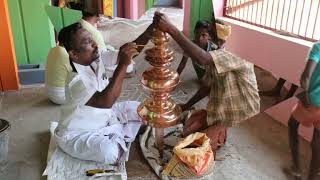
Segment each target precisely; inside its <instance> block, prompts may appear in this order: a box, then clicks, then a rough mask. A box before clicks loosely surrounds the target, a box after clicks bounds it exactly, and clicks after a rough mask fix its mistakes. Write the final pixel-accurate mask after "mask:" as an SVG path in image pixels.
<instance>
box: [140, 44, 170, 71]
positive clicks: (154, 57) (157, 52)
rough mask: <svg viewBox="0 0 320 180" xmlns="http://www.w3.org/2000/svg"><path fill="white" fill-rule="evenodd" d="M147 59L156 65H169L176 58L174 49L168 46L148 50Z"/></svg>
mask: <svg viewBox="0 0 320 180" xmlns="http://www.w3.org/2000/svg"><path fill="white" fill-rule="evenodd" d="M145 53H146V57H145V59H146V60H147V61H148V62H149V63H150V64H151V65H152V66H155V67H164V66H169V65H170V63H171V62H172V61H173V60H174V51H171V50H169V49H167V48H159V47H154V48H151V49H147V50H146V52H145Z"/></svg>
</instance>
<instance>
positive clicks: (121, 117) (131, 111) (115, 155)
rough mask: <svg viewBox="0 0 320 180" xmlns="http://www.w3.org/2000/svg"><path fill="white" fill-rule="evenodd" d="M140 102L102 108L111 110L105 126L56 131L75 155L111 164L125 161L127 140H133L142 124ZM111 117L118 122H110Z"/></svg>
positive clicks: (62, 144) (58, 139)
mask: <svg viewBox="0 0 320 180" xmlns="http://www.w3.org/2000/svg"><path fill="white" fill-rule="evenodd" d="M139 104H140V103H139V102H134V101H131V102H121V103H117V104H115V105H114V106H113V107H112V109H101V110H102V111H105V114H108V115H106V116H105V120H106V121H105V122H106V126H105V127H102V128H100V129H96V130H88V131H86V130H83V131H79V130H70V131H65V132H63V133H59V131H58V132H57V133H56V135H55V137H56V140H57V143H58V145H59V146H60V148H61V149H62V150H63V151H65V152H66V153H68V154H70V155H71V156H73V157H75V158H79V159H83V160H92V161H96V162H105V163H108V164H114V163H117V162H119V161H122V162H123V161H125V158H126V157H127V153H129V150H128V143H130V142H133V141H134V139H135V137H136V135H137V132H138V130H139V128H140V125H141V121H140V119H139V117H138V115H137V113H136V110H137V107H138V105H139ZM88 115H89V116H92V118H94V114H91V113H90V112H89V111H88ZM110 117H111V118H112V119H110ZM114 118H115V119H114ZM112 121H113V122H116V121H118V123H114V124H112V125H108V123H110V122H112ZM87 123H90V119H88V121H87Z"/></svg>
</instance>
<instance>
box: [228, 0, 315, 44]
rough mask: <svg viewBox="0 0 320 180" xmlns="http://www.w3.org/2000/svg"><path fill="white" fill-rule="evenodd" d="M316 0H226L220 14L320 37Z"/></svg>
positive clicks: (307, 37) (309, 37) (292, 33)
mask: <svg viewBox="0 0 320 180" xmlns="http://www.w3.org/2000/svg"><path fill="white" fill-rule="evenodd" d="M319 11H320V0H226V1H225V8H224V16H226V17H229V18H232V19H236V20H239V21H242V22H246V23H249V24H253V25H256V26H259V27H262V28H266V29H270V30H274V31H276V32H278V33H280V34H283V35H288V36H294V37H298V38H301V39H305V40H309V41H317V40H319V39H320V13H319Z"/></svg>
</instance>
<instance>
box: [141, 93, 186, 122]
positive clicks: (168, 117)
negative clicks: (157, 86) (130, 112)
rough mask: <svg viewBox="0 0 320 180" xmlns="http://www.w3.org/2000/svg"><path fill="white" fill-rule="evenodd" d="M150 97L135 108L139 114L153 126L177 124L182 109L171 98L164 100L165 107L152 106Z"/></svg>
mask: <svg viewBox="0 0 320 180" xmlns="http://www.w3.org/2000/svg"><path fill="white" fill-rule="evenodd" d="M152 105H153V102H152V99H146V100H145V101H144V102H143V103H141V104H140V105H139V107H138V109H137V112H138V114H139V116H140V117H141V118H142V119H143V121H146V122H147V124H148V125H149V126H151V127H155V128H167V127H170V126H174V125H176V124H177V122H178V120H179V119H180V116H181V113H182V110H181V108H180V106H177V105H176V104H175V103H174V102H173V101H172V100H171V99H169V100H168V101H166V105H165V106H167V107H166V108H157V107H153V106H152Z"/></svg>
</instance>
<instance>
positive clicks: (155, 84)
mask: <svg viewBox="0 0 320 180" xmlns="http://www.w3.org/2000/svg"><path fill="white" fill-rule="evenodd" d="M141 83H142V85H143V87H144V88H145V89H146V90H147V91H150V92H171V91H173V90H174V89H175V87H176V86H177V85H178V84H179V74H178V73H177V72H175V71H173V70H171V69H168V68H157V67H151V68H149V69H147V70H146V71H144V72H143V74H142V79H141Z"/></svg>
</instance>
